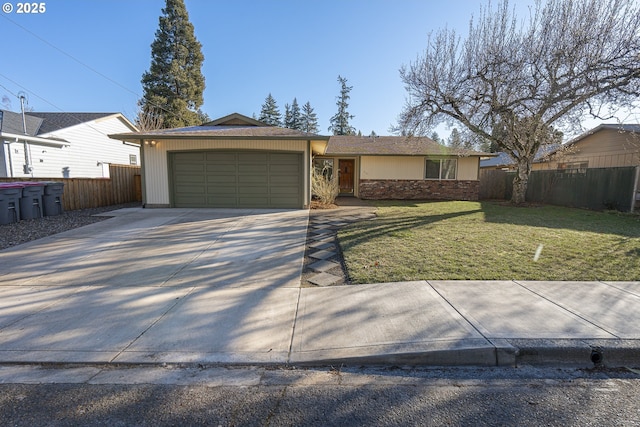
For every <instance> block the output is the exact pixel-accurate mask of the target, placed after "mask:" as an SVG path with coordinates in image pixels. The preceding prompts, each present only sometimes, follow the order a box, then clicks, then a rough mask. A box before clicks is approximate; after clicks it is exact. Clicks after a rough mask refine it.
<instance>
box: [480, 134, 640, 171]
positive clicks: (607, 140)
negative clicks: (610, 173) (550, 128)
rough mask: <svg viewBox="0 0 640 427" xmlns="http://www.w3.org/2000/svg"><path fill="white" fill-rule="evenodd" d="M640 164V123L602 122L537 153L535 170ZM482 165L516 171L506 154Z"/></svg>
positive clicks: (582, 169)
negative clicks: (563, 142) (561, 143)
mask: <svg viewBox="0 0 640 427" xmlns="http://www.w3.org/2000/svg"><path fill="white" fill-rule="evenodd" d="M623 166H640V125H639V124H602V125H600V126H598V127H596V128H594V129H591V130H589V131H587V132H585V133H584V134H582V135H580V136H578V137H577V138H574V139H572V140H571V141H569V142H567V143H566V144H563V145H561V146H555V147H553V148H552V149H551V150H549V149H546V150H542V149H541V151H540V152H539V153H538V155H537V156H536V159H535V160H534V163H533V165H532V170H549V169H551V170H562V171H565V172H574V173H575V172H583V171H585V170H586V169H587V168H613V167H623ZM480 167H481V168H483V169H484V168H487V169H503V170H515V163H514V162H513V160H512V159H511V158H510V157H509V156H508V155H507V154H506V153H499V155H498V156H497V157H495V158H493V159H483V160H482V161H481V162H480Z"/></svg>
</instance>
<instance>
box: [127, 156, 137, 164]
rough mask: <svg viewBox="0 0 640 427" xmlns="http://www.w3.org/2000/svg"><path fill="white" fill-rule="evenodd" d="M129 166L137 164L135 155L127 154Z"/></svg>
mask: <svg viewBox="0 0 640 427" xmlns="http://www.w3.org/2000/svg"><path fill="white" fill-rule="evenodd" d="M129 164H130V165H134V166H135V165H137V164H138V156H136V155H135V154H129Z"/></svg>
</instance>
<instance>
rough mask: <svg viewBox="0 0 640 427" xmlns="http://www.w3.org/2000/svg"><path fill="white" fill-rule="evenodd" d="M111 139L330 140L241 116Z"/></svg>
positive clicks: (127, 134) (129, 133) (133, 140)
mask: <svg viewBox="0 0 640 427" xmlns="http://www.w3.org/2000/svg"><path fill="white" fill-rule="evenodd" d="M109 137H110V138H113V139H119V140H122V141H129V142H136V143H137V142H140V140H141V139H202V138H206V139H296V140H314V141H326V140H327V139H329V137H328V136H321V135H316V134H313V133H307V132H302V131H299V130H294V129H287V128H281V127H277V126H270V125H267V124H265V123H263V122H260V121H258V120H254V119H251V118H249V117H247V116H243V115H242V114H238V113H234V114H230V115H228V116H225V117H222V118H219V119H216V120H213V121H211V122H208V123H205V124H203V125H199V126H187V127H182V128H173V129H158V130H152V131H143V132H128V133H120V134H115V135H109Z"/></svg>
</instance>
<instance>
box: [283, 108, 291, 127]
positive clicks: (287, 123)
mask: <svg viewBox="0 0 640 427" xmlns="http://www.w3.org/2000/svg"><path fill="white" fill-rule="evenodd" d="M283 124H284V127H286V128H288V129H291V106H290V105H289V104H284V122H283Z"/></svg>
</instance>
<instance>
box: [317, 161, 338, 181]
mask: <svg viewBox="0 0 640 427" xmlns="http://www.w3.org/2000/svg"><path fill="white" fill-rule="evenodd" d="M313 169H315V171H316V173H318V174H321V175H322V176H324V177H326V178H327V179H331V178H332V177H333V159H313Z"/></svg>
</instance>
